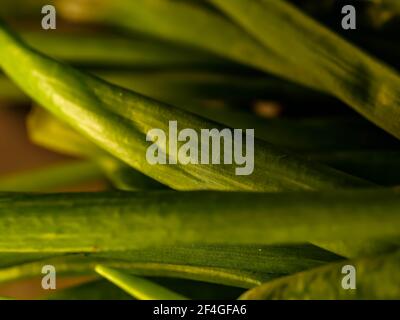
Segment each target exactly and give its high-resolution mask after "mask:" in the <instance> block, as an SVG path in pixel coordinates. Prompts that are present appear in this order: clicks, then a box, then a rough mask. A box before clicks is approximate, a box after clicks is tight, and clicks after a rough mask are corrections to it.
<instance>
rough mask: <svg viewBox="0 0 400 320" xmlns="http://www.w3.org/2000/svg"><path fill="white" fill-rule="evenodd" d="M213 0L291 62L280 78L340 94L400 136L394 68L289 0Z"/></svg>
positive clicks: (399, 83) (397, 79)
mask: <svg viewBox="0 0 400 320" xmlns="http://www.w3.org/2000/svg"><path fill="white" fill-rule="evenodd" d="M210 1H211V2H212V3H214V4H216V5H217V6H218V7H219V8H220V9H221V10H223V11H224V12H225V13H226V14H228V15H229V16H231V17H232V19H234V20H235V21H237V22H238V23H240V25H241V26H243V28H245V29H246V30H248V31H249V32H250V33H251V34H252V35H253V36H254V37H256V38H257V39H258V40H259V41H261V42H262V43H263V44H264V45H265V47H266V48H273V49H274V50H275V52H276V54H277V55H278V56H279V57H280V58H281V59H282V60H285V61H286V63H287V65H288V66H292V68H293V70H292V72H287V71H286V70H284V69H282V70H281V72H280V75H281V76H283V77H286V78H289V79H292V80H294V81H296V82H299V83H303V84H306V85H310V86H312V87H314V88H317V87H318V88H319V89H321V90H322V91H323V92H327V93H330V94H331V95H333V96H336V97H337V98H339V99H341V100H342V101H344V102H345V103H347V104H348V105H350V106H351V107H353V108H354V109H355V110H356V111H358V112H359V113H361V114H362V115H364V116H365V117H366V118H368V119H369V120H370V121H372V122H374V123H375V124H377V125H378V126H380V127H382V128H383V129H385V130H386V131H387V132H389V133H391V134H393V135H394V136H396V137H397V138H400V122H399V121H398V119H399V117H400V113H399V105H400V95H399V90H398V88H399V87H400V77H399V75H398V74H397V73H396V72H395V71H394V70H391V69H390V68H389V67H387V66H385V65H384V64H382V63H380V62H379V61H377V60H375V59H373V58H371V57H370V56H368V55H367V54H365V53H364V52H363V51H361V50H359V49H357V48H356V47H355V46H353V45H351V44H350V43H348V42H346V41H345V40H343V39H341V38H340V37H339V36H337V35H336V34H334V33H333V32H331V31H329V30H328V29H326V28H324V27H323V26H322V25H320V24H319V23H317V22H315V21H313V20H312V19H311V18H309V17H307V16H306V15H304V14H303V13H302V12H301V11H299V10H298V9H296V8H295V7H293V6H292V5H290V4H289V3H287V2H286V1H283V0H278V1H266V0H261V1H254V0H250V1H248V0H233V1H224V0H210ZM282 39H285V41H282ZM293 52H295V53H296V54H295V55H294V54H293ZM299 68H300V69H302V72H301V73H296V72H294V70H299Z"/></svg>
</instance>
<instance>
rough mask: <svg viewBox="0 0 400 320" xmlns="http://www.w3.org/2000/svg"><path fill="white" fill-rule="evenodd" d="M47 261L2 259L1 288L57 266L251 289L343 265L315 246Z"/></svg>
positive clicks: (154, 251)
mask: <svg viewBox="0 0 400 320" xmlns="http://www.w3.org/2000/svg"><path fill="white" fill-rule="evenodd" d="M29 255H30V256H31V257H30V260H31V261H30V260H29V259H28V258H29ZM48 255H49V257H47V259H46V256H45V255H44V254H41V255H39V256H38V254H36V256H35V255H33V254H27V253H23V254H22V253H20V254H16V253H13V254H8V257H7V255H5V254H4V253H3V254H1V255H0V262H1V264H2V266H3V267H2V269H0V282H9V281H15V280H20V279H24V278H30V277H35V276H38V275H40V274H41V269H42V267H43V265H46V264H49V265H53V266H54V267H55V268H56V270H57V274H59V275H87V274H92V272H93V268H94V266H96V265H97V264H102V265H105V266H109V267H113V268H117V269H121V270H125V271H126V272H128V273H131V274H136V275H144V276H152V277H154V276H159V277H160V276H164V277H175V278H184V279H191V280H199V281H205V282H209V283H217V284H224V285H230V286H236V287H242V288H250V287H253V286H255V285H259V284H261V283H262V282H265V281H267V280H269V279H273V278H276V277H280V276H283V275H288V274H292V273H294V272H298V271H302V270H306V269H309V268H313V267H316V266H319V265H322V264H324V263H327V262H331V261H336V260H339V259H341V257H339V256H337V255H334V254H331V253H329V252H327V251H324V250H322V249H319V248H318V247H314V246H312V245H301V246H300V245H299V246H289V245H287V246H282V245H277V246H263V245H258V246H256V245H243V246H234V245H223V246H216V245H191V246H173V247H160V248H158V247H154V248H149V249H143V250H130V251H117V252H100V253H90V254H85V255H70V254H69V255H66V256H61V257H60V256H58V257H52V255H53V256H54V254H48ZM35 258H36V259H35ZM35 260H36V261H35Z"/></svg>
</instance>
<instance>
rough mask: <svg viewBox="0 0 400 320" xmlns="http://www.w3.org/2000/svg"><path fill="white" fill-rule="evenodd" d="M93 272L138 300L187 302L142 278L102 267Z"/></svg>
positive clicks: (181, 297)
mask: <svg viewBox="0 0 400 320" xmlns="http://www.w3.org/2000/svg"><path fill="white" fill-rule="evenodd" d="M95 270H96V272H97V273H98V274H100V275H101V276H102V277H104V278H106V279H107V280H109V281H110V282H112V283H114V284H115V285H116V286H118V287H120V288H121V289H122V290H124V291H126V292H127V293H129V294H130V295H132V296H133V297H135V298H137V299H140V300H187V298H186V297H184V296H181V295H179V294H177V293H175V292H172V291H171V290H169V289H166V288H164V287H162V286H160V285H158V284H155V283H153V282H151V281H149V280H146V279H144V278H139V277H135V276H132V275H129V274H126V273H124V272H121V271H118V270H116V269H112V268H108V267H105V266H102V265H98V266H96V267H95Z"/></svg>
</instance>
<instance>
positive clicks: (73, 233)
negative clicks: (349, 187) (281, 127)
mask: <svg viewBox="0 0 400 320" xmlns="http://www.w3.org/2000/svg"><path fill="white" fill-rule="evenodd" d="M249 206H250V207H251V210H249ZM399 208H400V197H399V193H398V192H396V191H392V190H385V189H377V190H369V191H368V190H364V191H346V192H343V191H342V192H324V193H318V192H296V193H236V192H229V193H226V192H210V191H207V192H204V191H203V192H183V193H182V192H173V191H164V192H162V191H160V192H136V193H99V194H91V193H89V194H49V195H28V194H13V193H5V194H1V197H0V233H1V234H3V237H1V238H0V251H2V252H99V251H111V250H128V249H141V248H149V247H154V246H158V247H159V246H167V245H177V244H180V245H184V244H196V243H197V244H201V243H208V244H228V243H229V244H232V241H233V242H234V243H235V244H251V243H259V244H273V243H275V244H276V243H304V242H315V241H322V242H328V241H339V240H343V241H357V240H359V241H362V240H366V241H367V240H369V239H373V240H374V239H385V238H390V237H399V230H400V228H399V226H400V214H399V212H400V210H399ZM55 213H57V214H55ZM238 226H240V228H238Z"/></svg>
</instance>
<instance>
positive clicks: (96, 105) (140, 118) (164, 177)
mask: <svg viewBox="0 0 400 320" xmlns="http://www.w3.org/2000/svg"><path fill="white" fill-rule="evenodd" d="M0 44H2V46H1V47H0V58H1V60H0V61H1V66H2V68H3V69H4V71H5V72H6V73H7V74H8V75H9V76H10V77H11V78H12V79H13V80H14V81H15V82H17V83H18V85H19V86H20V87H21V88H23V89H24V91H25V92H27V93H28V94H29V95H30V96H32V97H34V99H35V100H36V101H37V102H38V103H39V104H41V105H43V106H44V107H46V108H47V109H48V110H50V111H51V112H52V113H53V114H55V115H56V116H57V117H59V118H61V119H63V120H64V121H66V122H67V123H68V124H69V125H71V126H72V127H74V128H75V129H76V130H77V131H79V132H80V133H82V134H83V135H85V136H86V137H88V138H90V139H91V140H92V141H93V142H95V143H96V144H98V145H99V146H101V147H102V148H103V149H105V150H106V151H108V152H109V153H111V154H112V155H114V156H115V157H117V158H119V159H121V160H122V161H124V162H126V163H127V164H129V165H131V166H132V167H133V168H135V169H136V170H138V171H140V172H142V173H144V174H145V175H148V176H150V177H152V178H153V179H155V180H157V181H159V182H161V183H162V184H165V185H167V186H169V187H171V188H174V189H179V190H194V189H196V190H198V189H214V190H252V191H278V190H285V189H288V190H298V189H311V190H313V189H314V190H315V189H321V188H330V189H335V188H337V187H350V186H370V185H371V184H370V183H368V182H365V181H364V180H361V179H358V178H355V177H352V176H349V175H346V174H344V173H340V172H338V171H336V170H333V169H331V168H329V167H324V166H321V165H318V164H314V163H309V162H307V161H304V160H302V159H301V158H297V157H295V156H290V155H288V154H287V153H286V152H283V151H281V150H279V149H277V148H275V147H273V146H272V145H270V144H268V143H266V142H264V141H261V140H256V141H255V145H254V163H255V164H256V167H255V170H254V173H253V174H252V175H250V176H235V166H233V165H221V166H215V165H195V164H188V165H181V164H178V165H174V166H163V165H158V166H153V165H151V164H149V163H148V162H147V161H146V159H145V157H144V155H145V154H146V149H147V147H148V145H149V143H147V142H146V134H147V132H148V130H151V129H153V128H159V129H162V130H164V132H168V124H169V121H170V120H174V121H177V122H178V123H179V124H180V126H182V127H184V128H192V129H194V130H196V131H197V132H200V129H204V128H209V129H211V128H221V126H220V125H218V124H216V123H214V122H211V121H207V120H205V119H203V118H200V117H197V116H195V115H192V114H190V113H187V112H184V111H181V110H179V109H177V108H174V107H170V106H168V105H165V104H163V103H159V102H156V101H154V100H152V99H149V98H146V97H144V96H141V95H139V94H136V93H134V92H131V91H127V90H123V89H121V88H118V87H115V86H112V85H110V84H108V83H106V82H103V81H101V80H99V79H98V78H95V77H93V76H90V75H88V74H85V73H83V72H79V71H77V70H75V69H73V68H70V67H68V66H66V65H64V64H61V63H59V62H56V61H54V60H51V59H49V58H47V57H45V56H43V55H41V54H39V53H37V52H35V51H32V50H31V49H30V48H29V47H27V46H26V45H25V44H24V43H23V42H21V41H20V40H19V38H18V37H16V36H14V35H13V33H11V32H9V31H7V29H6V28H5V27H2V28H0ZM27 70H29V72H27ZM55 79H57V81H55ZM127 110H129V112H127Z"/></svg>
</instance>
